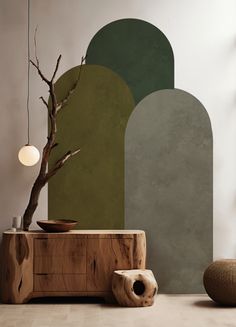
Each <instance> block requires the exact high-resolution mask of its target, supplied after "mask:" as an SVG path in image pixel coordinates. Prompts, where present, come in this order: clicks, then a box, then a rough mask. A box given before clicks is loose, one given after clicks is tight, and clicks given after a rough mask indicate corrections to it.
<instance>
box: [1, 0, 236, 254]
mask: <svg viewBox="0 0 236 327" xmlns="http://www.w3.org/2000/svg"><path fill="white" fill-rule="evenodd" d="M121 18H139V19H143V20H146V21H148V22H150V23H152V24H154V25H156V26H157V27H158V28H159V29H161V30H162V32H164V33H165V35H166V36H167V38H168V39H169V41H170V42H171V44H172V47H173V50H174V55H175V87H176V88H180V89H184V90H186V91H188V92H190V93H192V94H193V95H195V96H196V97H197V98H198V99H199V100H200V101H201V102H202V103H203V105H204V106H205V107H206V109H207V111H208V113H209V115H210V118H211V122H212V128H213V138H214V257H215V258H221V257H236V232H235V231H236V78H235V76H236V1H235V0H198V1H196V0H119V1H117V0H99V1H96V0H67V1H66V0H31V54H32V56H33V51H34V48H33V34H34V29H35V27H36V25H38V35H37V42H38V56H39V58H40V64H41V68H42V70H43V71H44V72H46V74H47V76H49V77H50V76H51V73H52V71H53V69H54V66H55V63H56V59H57V57H58V55H59V54H60V53H61V54H62V61H61V65H60V68H59V71H58V77H59V76H60V74H62V73H63V72H65V71H66V70H68V69H69V68H71V67H73V66H75V65H78V64H79V62H80V58H81V56H82V55H83V54H85V53H86V49H87V46H88V44H89V41H90V40H91V38H92V37H93V35H94V34H95V33H96V32H97V31H98V30H99V29H100V28H101V27H102V26H104V25H105V24H107V23H109V22H111V21H113V20H117V19H121ZM0 44H1V60H0V99H1V104H0V113H1V116H0V117H1V118H0V146H1V157H0V185H1V186H0V208H1V210H0V232H2V231H4V230H5V229H6V228H8V227H9V226H10V224H11V219H12V216H14V215H21V214H22V213H23V211H24V209H25V207H26V205H27V201H28V197H29V191H30V189H31V186H32V183H33V181H34V178H35V176H36V174H37V172H38V169H39V165H37V166H35V167H33V168H27V167H23V166H22V165H21V164H20V163H19V162H18V159H17V153H18V149H19V148H20V147H21V146H23V145H24V144H25V143H26V135H27V134H26V132H27V131H26V127H27V121H26V117H27V116H26V91H27V0H0ZM30 83H31V92H30V95H31V143H32V144H34V145H35V146H37V147H38V148H40V149H42V147H43V145H44V143H45V138H46V133H47V115H46V112H45V108H44V107H43V105H42V104H41V102H40V100H39V99H38V98H39V96H41V95H44V96H45V97H47V88H46V86H45V85H44V84H43V82H42V81H41V80H40V78H39V76H38V75H37V73H36V72H35V70H34V69H33V67H32V68H31V81H30ZM196 201H197V199H196ZM199 205H201V204H200V203H199ZM45 218H47V188H46V187H45V189H44V190H43V191H42V193H41V197H40V204H39V208H38V210H37V212H36V214H35V216H34V220H36V219H45Z"/></svg>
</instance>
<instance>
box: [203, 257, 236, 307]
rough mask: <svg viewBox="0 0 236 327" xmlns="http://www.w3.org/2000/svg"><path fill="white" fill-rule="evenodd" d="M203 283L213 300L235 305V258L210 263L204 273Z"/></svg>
mask: <svg viewBox="0 0 236 327" xmlns="http://www.w3.org/2000/svg"><path fill="white" fill-rule="evenodd" d="M203 283H204V287H205V289H206V292H207V294H208V295H209V296H210V298H212V300H213V301H215V302H217V303H219V304H222V305H230V306H236V260H233V259H225V260H217V261H215V262H213V263H212V264H210V266H209V267H208V268H207V269H206V271H205V273H204V276H203Z"/></svg>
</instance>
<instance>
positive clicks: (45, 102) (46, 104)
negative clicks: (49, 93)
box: [39, 96, 49, 110]
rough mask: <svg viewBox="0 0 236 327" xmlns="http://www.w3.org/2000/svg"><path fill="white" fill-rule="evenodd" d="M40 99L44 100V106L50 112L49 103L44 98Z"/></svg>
mask: <svg viewBox="0 0 236 327" xmlns="http://www.w3.org/2000/svg"><path fill="white" fill-rule="evenodd" d="M39 99H40V100H42V102H43V104H44V105H45V106H46V107H47V109H48V110H49V105H48V103H47V101H46V100H45V99H44V97H43V96H41V97H40V98H39Z"/></svg>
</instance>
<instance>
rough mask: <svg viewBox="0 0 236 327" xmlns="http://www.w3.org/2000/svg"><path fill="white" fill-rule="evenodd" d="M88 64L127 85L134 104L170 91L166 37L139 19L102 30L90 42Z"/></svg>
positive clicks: (171, 57) (170, 67)
mask: <svg viewBox="0 0 236 327" xmlns="http://www.w3.org/2000/svg"><path fill="white" fill-rule="evenodd" d="M86 62H87V63H88V64H98V65H102V66H105V67H108V68H110V69H112V70H113V71H114V72H116V73H117V74H119V75H120V76H121V77H122V78H123V79H124V80H125V81H126V83H127V84H128V85H129V87H130V89H131V91H132V93H133V96H134V99H135V102H136V103H138V102H139V101H140V100H142V99H143V98H144V97H145V96H146V95H148V94H150V93H152V92H154V91H157V90H161V89H170V88H173V87H174V55H173V51H172V48H171V45H170V42H169V41H168V39H167V38H166V36H165V35H164V34H163V33H162V32H161V31H160V30H159V29H158V28H157V27H156V26H154V25H152V24H150V23H148V22H145V21H143V20H139V19H131V18H129V19H121V20H117V21H114V22H111V23H110V24H108V25H106V26H104V27H103V28H102V29H100V30H99V31H98V32H97V34H96V35H95V36H94V37H93V39H92V40H91V42H90V44H89V47H88V50H87V61H86Z"/></svg>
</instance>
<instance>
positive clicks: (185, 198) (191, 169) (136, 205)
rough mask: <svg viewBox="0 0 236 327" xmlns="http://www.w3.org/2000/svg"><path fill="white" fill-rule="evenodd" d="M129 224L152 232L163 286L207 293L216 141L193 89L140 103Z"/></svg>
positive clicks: (130, 155) (128, 154) (128, 185)
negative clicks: (192, 92)
mask: <svg viewBox="0 0 236 327" xmlns="http://www.w3.org/2000/svg"><path fill="white" fill-rule="evenodd" d="M125 199H126V201H125V210H126V214H125V225H126V228H132V229H144V230H145V231H146V234H147V246H148V249H147V254H148V267H149V268H151V269H152V270H153V272H154V273H155V275H156V277H157V280H158V282H159V286H160V292H162V293H203V292H204V289H203V284H202V276H203V272H204V270H205V268H206V267H207V266H208V265H209V263H210V262H211V261H212V259H213V140H212V130H211V123H210V119H209V116H208V114H207V112H206V110H205V108H204V107H203V105H202V104H201V103H200V102H199V101H198V100H197V99H196V98H195V97H194V96H192V95H191V94H189V93H187V92H185V91H182V90H178V89H174V90H160V91H157V92H154V93H152V94H150V95H149V96H147V97H146V98H145V99H143V100H142V101H141V102H140V103H139V104H138V105H137V106H136V108H135V109H134V111H133V113H132V115H131V117H130V119H129V122H128V125H127V130H126V142H125Z"/></svg>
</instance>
